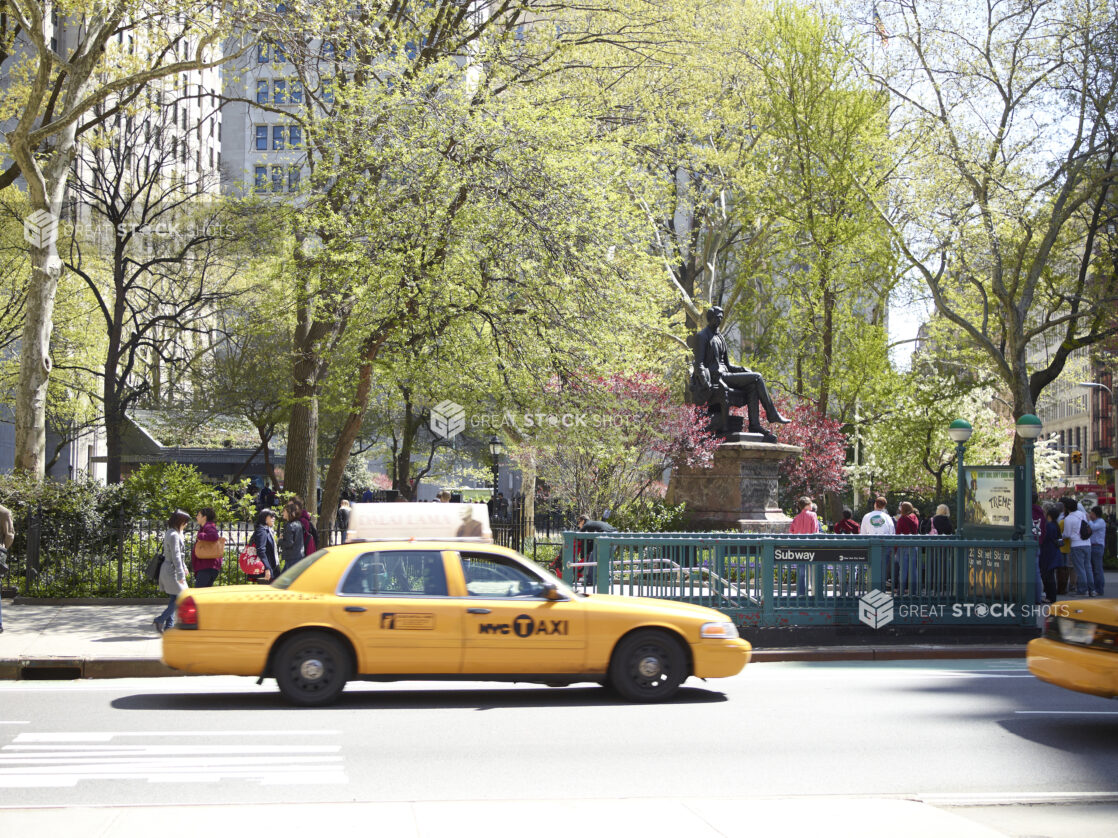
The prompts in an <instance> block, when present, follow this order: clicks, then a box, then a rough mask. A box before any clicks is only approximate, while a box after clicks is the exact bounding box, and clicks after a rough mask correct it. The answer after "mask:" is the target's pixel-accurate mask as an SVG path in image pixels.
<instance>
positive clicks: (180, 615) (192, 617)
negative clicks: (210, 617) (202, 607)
mask: <svg viewBox="0 0 1118 838" xmlns="http://www.w3.org/2000/svg"><path fill="white" fill-rule="evenodd" d="M175 628H183V629H196V628H198V605H197V604H196V603H195V602H194V597H192V596H188V597H186V598H185V599H184V600H183V601H182V602H180V603H179V607H178V608H177V609H176V612H175Z"/></svg>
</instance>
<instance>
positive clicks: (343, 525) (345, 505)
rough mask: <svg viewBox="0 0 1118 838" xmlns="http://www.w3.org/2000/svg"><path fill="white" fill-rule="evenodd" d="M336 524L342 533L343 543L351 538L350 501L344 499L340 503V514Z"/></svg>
mask: <svg viewBox="0 0 1118 838" xmlns="http://www.w3.org/2000/svg"><path fill="white" fill-rule="evenodd" d="M336 518H337V520H336V521H335V525H336V526H337V528H338V530H339V531H340V532H341V534H342V544H345V543H346V540H347V539H348V538H349V501H348V500H343V501H342V502H341V503H340V504H338V514H337V516H336Z"/></svg>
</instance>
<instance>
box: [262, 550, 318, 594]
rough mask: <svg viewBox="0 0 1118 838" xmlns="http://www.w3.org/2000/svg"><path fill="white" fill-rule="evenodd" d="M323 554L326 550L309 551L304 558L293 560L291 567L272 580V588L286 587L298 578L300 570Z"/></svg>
mask: <svg viewBox="0 0 1118 838" xmlns="http://www.w3.org/2000/svg"><path fill="white" fill-rule="evenodd" d="M325 555H326V550H325V549H322V550H318V551H316V552H314V553H311V554H310V555H309V556H307V557H305V558H302V559H299V561H297V562H295V564H293V565H291V567H289V568H288V569H287V570H285V571H284V572H283V573H281V574H280V575H279V576H277V577H276V579H275V581H274V582H272V587H273V588H287V587H289V586H290V585H291V583H292V582H294V581H295V580H296V579H298V578H299V576H300V575H301V574H302V572H303V571H304V570H306V569H307V568H308V567H310V566H311V565H312V564H314V563H315V562H317V561H318V560H319V559H321V558H322V557H323V556H325Z"/></svg>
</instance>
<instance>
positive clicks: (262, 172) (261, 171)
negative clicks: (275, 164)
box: [255, 166, 268, 192]
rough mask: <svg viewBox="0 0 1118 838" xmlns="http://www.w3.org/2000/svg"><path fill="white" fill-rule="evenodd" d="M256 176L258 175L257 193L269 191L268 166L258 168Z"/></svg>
mask: <svg viewBox="0 0 1118 838" xmlns="http://www.w3.org/2000/svg"><path fill="white" fill-rule="evenodd" d="M255 174H256V183H255V189H256V191H257V192H265V191H267V189H268V167H267V166H257V167H256V171H255Z"/></svg>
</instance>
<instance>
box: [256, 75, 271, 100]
mask: <svg viewBox="0 0 1118 838" xmlns="http://www.w3.org/2000/svg"><path fill="white" fill-rule="evenodd" d="M267 103H268V80H267V79H261V80H260V81H258V82H257V83H256V104H258V105H266V104H267Z"/></svg>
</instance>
